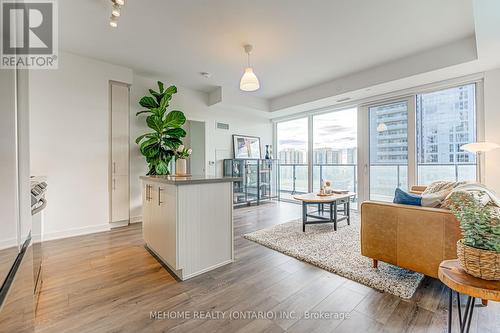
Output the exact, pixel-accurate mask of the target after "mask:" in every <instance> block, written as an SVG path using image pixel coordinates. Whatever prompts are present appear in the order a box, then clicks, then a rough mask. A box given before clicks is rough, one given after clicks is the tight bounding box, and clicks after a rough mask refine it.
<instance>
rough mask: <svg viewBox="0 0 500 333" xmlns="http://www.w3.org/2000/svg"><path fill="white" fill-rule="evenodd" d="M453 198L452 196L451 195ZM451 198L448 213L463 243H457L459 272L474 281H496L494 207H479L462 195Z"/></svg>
mask: <svg viewBox="0 0 500 333" xmlns="http://www.w3.org/2000/svg"><path fill="white" fill-rule="evenodd" d="M455 194H456V195H455ZM455 194H452V197H451V199H452V201H453V205H451V207H450V209H451V211H452V212H453V214H454V215H455V216H456V218H457V220H458V221H459V222H460V228H461V229H462V236H463V239H460V240H459V241H458V242H457V256H458V261H459V262H460V265H461V266H462V268H463V269H464V270H465V271H466V272H467V273H469V274H470V275H473V276H475V277H478V278H482V279H485V280H495V281H498V280H500V218H499V216H498V211H499V209H498V207H492V206H491V205H485V204H484V203H481V200H480V198H481V197H482V196H483V195H486V194H484V193H481V194H479V196H480V197H479V198H476V197H475V196H474V195H472V194H469V193H466V194H465V195H464V193H455Z"/></svg>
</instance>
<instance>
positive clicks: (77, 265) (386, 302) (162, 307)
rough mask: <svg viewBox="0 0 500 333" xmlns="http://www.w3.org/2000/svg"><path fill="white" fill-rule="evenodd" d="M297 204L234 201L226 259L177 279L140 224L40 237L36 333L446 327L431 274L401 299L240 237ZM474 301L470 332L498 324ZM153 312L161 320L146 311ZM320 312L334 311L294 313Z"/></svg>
mask: <svg viewBox="0 0 500 333" xmlns="http://www.w3.org/2000/svg"><path fill="white" fill-rule="evenodd" d="M300 210H301V207H300V206H299V205H295V204H290V203H285V202H281V203H270V204H265V205H262V206H259V207H248V208H240V209H237V210H235V212H234V226H235V231H234V232H235V256H236V260H235V262H234V263H232V264H230V265H226V266H224V267H221V268H219V269H216V270H214V271H211V272H209V273H206V274H203V275H201V276H198V277H195V278H193V279H191V280H188V281H185V282H178V281H176V280H175V279H174V278H173V277H172V276H171V275H170V274H169V273H168V272H167V271H166V270H165V269H164V268H163V267H162V266H161V265H160V264H159V263H158V262H157V261H156V260H155V259H154V258H153V257H152V256H151V255H150V254H149V253H148V252H147V250H146V249H145V248H144V246H143V242H142V234H141V225H140V224H135V225H132V226H129V227H124V228H119V229H114V230H112V231H109V232H103V233H98V234H92V235H87V236H81V237H74V238H67V239H62V240H57V241H51V242H47V243H44V254H45V261H44V282H43V286H42V293H41V297H40V301H39V304H38V311H37V317H36V324H37V332H44V333H45V332H57V333H59V332H79V333H81V332H167V331H168V332H204V333H205V332H269V333H271V332H284V331H287V332H311V333H312V332H445V331H446V325H447V324H446V323H447V314H446V313H447V312H446V308H447V300H448V298H447V297H448V293H447V289H446V288H445V287H444V286H443V285H442V284H441V283H440V282H439V281H438V280H435V279H431V278H426V279H425V280H424V282H423V283H422V285H421V286H420V287H419V289H418V290H417V292H416V293H415V295H414V297H413V298H412V299H411V300H409V301H405V300H402V299H400V298H398V297H396V296H392V295H390V294H386V293H380V292H378V291H375V290H373V289H371V288H369V287H366V286H364V285H361V284H358V283H356V282H353V281H350V280H347V279H345V278H342V277H340V276H337V275H335V274H332V273H329V272H326V271H324V270H322V269H319V268H316V267H314V266H311V265H309V264H306V263H303V262H301V261H298V260H296V259H294V258H291V257H288V256H286V255H283V254H281V253H279V252H276V251H273V250H270V249H268V248H266V247H263V246H261V245H258V244H256V243H254V242H251V241H248V240H246V239H244V238H243V237H242V236H241V235H242V234H245V233H247V232H251V231H254V230H258V229H262V228H266V227H268V226H271V225H274V224H277V223H282V222H286V221H289V220H292V219H295V218H299V217H300V216H301V215H300V214H301V212H300ZM463 303H465V302H463ZM475 310H476V311H475V315H474V320H473V322H472V328H471V332H481V333H483V332H495V331H496V332H498V327H500V303H494V302H490V304H489V305H488V307H481V306H478V307H476V309H475ZM154 311H157V312H158V313H160V314H161V315H163V316H169V317H170V319H167V318H159V316H157V317H158V318H157V319H154V318H153V319H151V318H150V315H151V312H154ZM248 311H259V312H258V313H254V312H248ZM208 314H211V315H212V318H211V319H210V318H207V317H205V318H201V315H208ZM321 314H322V315H325V314H330V315H333V316H335V318H330V319H317V320H312V319H309V318H306V317H304V316H305V315H321ZM195 315H196V316H197V318H193V317H194V316H195ZM223 315H224V316H225V318H224V319H223V318H222V316H223ZM229 315H232V316H233V317H232V318H231V320H229V319H228V317H229ZM255 315H260V317H257V318H254V317H252V316H255ZM454 315H455V317H456V313H454ZM183 316H184V317H183ZM188 316H191V318H188ZM244 316H247V318H245V317H244ZM457 328H458V324H455V329H457Z"/></svg>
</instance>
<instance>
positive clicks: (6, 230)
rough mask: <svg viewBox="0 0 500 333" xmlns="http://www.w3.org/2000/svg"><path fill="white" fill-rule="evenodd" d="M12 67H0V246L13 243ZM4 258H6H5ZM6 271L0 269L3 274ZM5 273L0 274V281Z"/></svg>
mask: <svg viewBox="0 0 500 333" xmlns="http://www.w3.org/2000/svg"><path fill="white" fill-rule="evenodd" d="M15 96H16V91H15V70H13V69H1V70H0V112H1V113H0V114H1V116H2V120H1V121H0V156H1V157H2V160H1V162H0V184H2V185H1V190H0V250H2V249H5V248H9V247H12V246H17V244H18V243H17V241H18V240H17V219H18V210H17V197H16V196H17V180H16V176H17V166H16V144H15V137H16V120H15V117H16V100H15ZM6 259H7V258H6ZM3 273H5V275H6V272H0V274H3ZM4 277H5V276H4V275H2V277H1V278H0V283H2V282H3V279H2V278H4Z"/></svg>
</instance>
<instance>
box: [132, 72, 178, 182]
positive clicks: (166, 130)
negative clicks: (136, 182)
mask: <svg viewBox="0 0 500 333" xmlns="http://www.w3.org/2000/svg"><path fill="white" fill-rule="evenodd" d="M158 90H159V91H154V90H153V89H149V93H150V94H151V96H144V97H143V98H141V100H140V101H139V104H140V105H141V106H142V107H144V108H146V109H147V110H144V111H140V112H137V116H139V115H142V114H146V115H148V116H147V118H146V125H147V126H148V127H149V128H150V129H152V130H153V131H152V132H149V133H146V134H143V135H141V136H139V137H138V138H137V139H136V140H135V142H136V143H137V144H138V145H139V149H140V151H141V154H142V155H143V156H144V157H145V158H146V162H147V163H148V168H149V171H148V173H147V175H169V174H170V169H169V167H170V162H171V161H172V159H173V158H174V156H175V153H176V151H177V149H178V148H179V146H180V145H182V140H181V139H182V138H184V137H185V136H186V131H185V130H184V129H182V125H184V123H185V122H186V117H185V116H184V113H182V112H181V111H177V110H173V111H170V112H168V113H167V108H168V106H169V103H170V100H171V99H172V95H173V94H175V93H177V87H176V86H170V87H168V88H167V89H165V88H164V85H163V83H162V82H160V81H158Z"/></svg>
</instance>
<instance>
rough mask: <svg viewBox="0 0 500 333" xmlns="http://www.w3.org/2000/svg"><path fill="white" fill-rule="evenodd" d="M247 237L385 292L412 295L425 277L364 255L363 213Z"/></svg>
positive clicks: (286, 225)
mask: <svg viewBox="0 0 500 333" xmlns="http://www.w3.org/2000/svg"><path fill="white" fill-rule="evenodd" d="M244 237H245V238H247V239H249V240H252V241H254V242H257V243H259V244H262V245H264V246H267V247H269V248H271V249H273V250H276V251H279V252H282V253H284V254H286V255H289V256H291V257H294V258H297V259H299V260H302V261H305V262H308V263H310V264H313V265H315V266H318V267H320V268H322V269H325V270H327V271H329V272H332V273H335V274H338V275H341V276H343V277H345V278H348V279H350V280H354V281H356V282H359V283H362V284H364V285H367V286H369V287H372V288H374V289H378V290H380V291H385V292H388V293H391V294H393V295H396V296H399V297H401V298H406V299H408V298H411V297H412V295H413V294H414V293H415V291H416V290H417V288H418V285H419V284H420V282H421V281H422V279H423V277H424V276H423V275H422V274H420V273H416V272H412V271H409V270H406V269H402V268H399V267H396V266H393V265H390V264H386V263H383V262H379V265H378V269H375V268H372V260H371V259H369V258H367V257H364V256H362V255H361V245H360V222H359V214H357V213H352V214H351V225H350V226H348V225H347V224H346V222H345V221H343V222H340V223H339V228H338V229H337V231H333V224H330V223H329V224H313V225H307V226H306V232H305V233H303V232H302V222H301V221H293V222H287V223H283V224H278V225H275V226H273V227H270V228H267V229H262V230H258V231H255V232H252V233H249V234H246V235H244Z"/></svg>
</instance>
